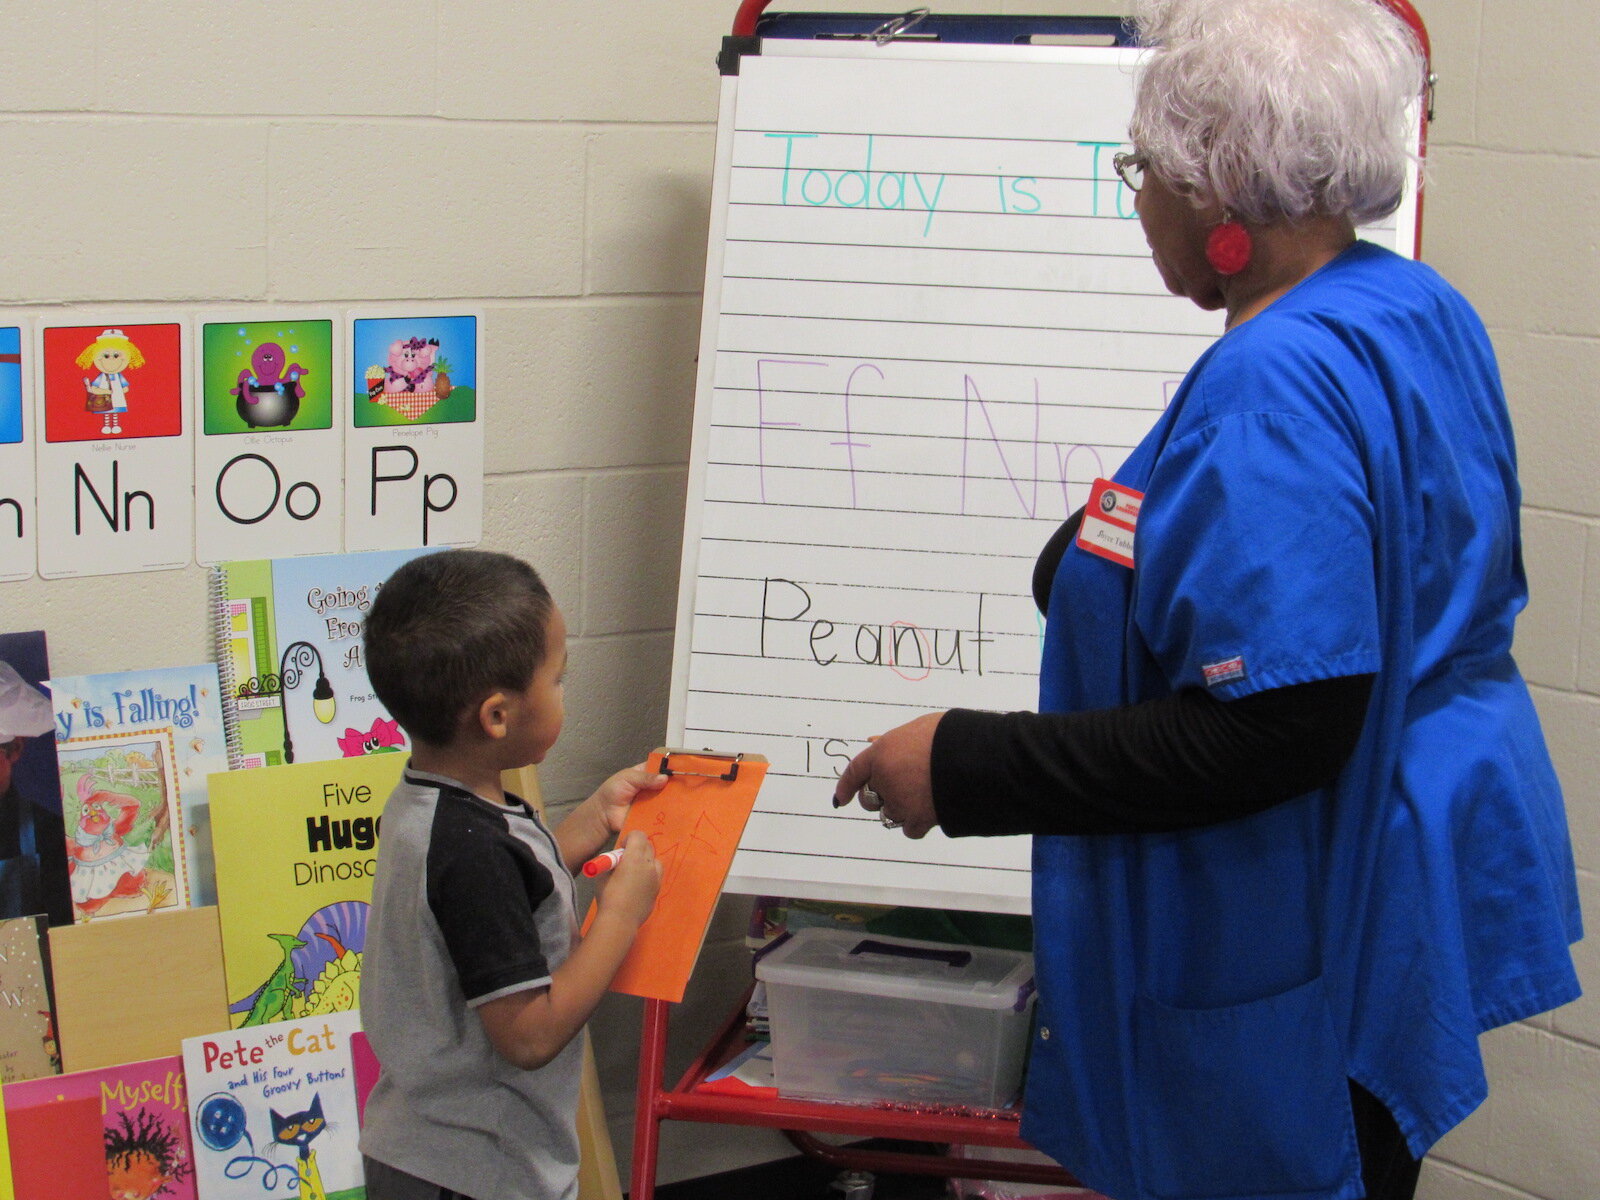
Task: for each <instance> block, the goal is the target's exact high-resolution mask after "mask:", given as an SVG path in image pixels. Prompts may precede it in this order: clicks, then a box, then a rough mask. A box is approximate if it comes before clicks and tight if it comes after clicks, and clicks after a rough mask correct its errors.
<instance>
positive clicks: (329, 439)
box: [194, 308, 349, 563]
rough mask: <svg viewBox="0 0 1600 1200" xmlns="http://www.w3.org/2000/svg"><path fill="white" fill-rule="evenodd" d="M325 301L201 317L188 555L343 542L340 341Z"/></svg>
mask: <svg viewBox="0 0 1600 1200" xmlns="http://www.w3.org/2000/svg"><path fill="white" fill-rule="evenodd" d="M337 319H338V318H337V314H336V313H334V312H332V311H330V310H322V309H300V308H284V309H271V310H261V311H233V310H229V311H218V312H214V313H202V314H200V316H199V317H197V319H196V336H195V354H196V359H195V379H196V386H195V395H194V407H195V412H194V423H195V558H196V559H197V560H198V561H199V562H201V563H217V562H222V561H224V560H225V559H239V558H276V557H279V556H287V555H292V554H331V553H334V552H336V551H338V550H340V549H342V548H343V541H342V539H343V536H344V414H345V411H346V410H347V409H348V407H349V397H348V396H347V395H346V394H345V389H344V388H343V387H340V386H338V381H339V380H341V379H342V378H343V375H344V363H343V353H344V350H343V343H342V340H341V339H340V338H337V337H335V336H334V331H335V328H336V321H337Z"/></svg>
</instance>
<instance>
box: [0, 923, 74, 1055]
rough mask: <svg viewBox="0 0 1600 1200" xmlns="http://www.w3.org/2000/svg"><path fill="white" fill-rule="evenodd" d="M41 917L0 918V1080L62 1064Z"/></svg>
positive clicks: (47, 949)
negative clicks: (0, 919) (1, 919)
mask: <svg viewBox="0 0 1600 1200" xmlns="http://www.w3.org/2000/svg"><path fill="white" fill-rule="evenodd" d="M46 929H47V926H46V925H45V920H44V918H43V917H10V918H7V919H6V920H3V921H0V1083H20V1082H22V1081H23V1080H25V1079H38V1078H40V1077H42V1076H45V1075H55V1074H57V1073H58V1072H59V1071H60V1070H61V1051H60V1048H59V1043H58V1042H57V1041H56V1028H55V1004H54V998H53V997H52V995H51V988H50V943H49V941H48V939H47V936H46Z"/></svg>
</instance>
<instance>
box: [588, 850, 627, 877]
mask: <svg viewBox="0 0 1600 1200" xmlns="http://www.w3.org/2000/svg"><path fill="white" fill-rule="evenodd" d="M621 861H622V848H621V847H620V846H619V847H618V848H617V849H615V850H607V851H606V852H605V853H604V854H597V855H595V856H594V857H593V858H591V859H590V860H589V861H588V862H586V863H584V864H583V873H584V874H585V875H587V876H589V877H590V878H591V879H592V878H594V877H595V876H596V875H604V874H605V873H606V872H607V871H609V870H611V868H612V867H614V866H616V865H617V864H618V863H619V862H621Z"/></svg>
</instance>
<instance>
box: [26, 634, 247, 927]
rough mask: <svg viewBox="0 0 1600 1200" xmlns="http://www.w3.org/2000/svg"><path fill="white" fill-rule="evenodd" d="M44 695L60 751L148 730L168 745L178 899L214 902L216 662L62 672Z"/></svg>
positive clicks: (219, 751)
mask: <svg viewBox="0 0 1600 1200" xmlns="http://www.w3.org/2000/svg"><path fill="white" fill-rule="evenodd" d="M50 696H51V703H52V705H53V706H54V709H55V720H56V747H57V751H58V753H68V752H73V751H74V750H75V749H76V748H81V747H82V746H84V745H86V744H88V743H90V742H93V741H96V740H98V739H101V738H103V737H104V736H105V735H107V734H113V733H116V734H132V733H136V732H139V731H144V732H147V733H149V734H151V736H152V737H153V738H155V739H156V741H157V742H158V743H159V745H158V750H159V749H160V748H161V747H164V746H167V745H170V746H171V749H172V752H173V778H174V782H175V785H176V789H177V795H176V800H177V810H178V816H179V820H178V823H177V825H176V829H177V842H176V847H177V848H176V853H175V857H176V858H177V859H179V860H180V861H182V862H183V863H184V864H186V866H187V870H186V871H184V872H182V873H181V876H180V877H179V878H178V882H179V884H180V885H182V886H181V887H180V891H179V899H180V901H181V902H183V903H186V904H215V903H216V899H217V891H216V884H215V882H214V878H215V868H214V867H213V866H212V862H211V806H210V803H209V798H208V796H207V791H206V780H207V778H208V777H209V776H210V775H211V773H212V772H213V771H224V770H227V767H228V747H227V741H226V738H225V737H224V736H223V724H222V695H221V689H220V688H219V686H218V683H217V668H216V664H215V663H200V664H197V665H195V666H190V667H152V668H149V669H142V670H133V671H112V672H107V673H104V674H98V675H69V676H61V677H57V678H55V679H52V680H51V681H50ZM68 836H69V838H70V837H71V836H72V835H71V834H70V833H69V835H68ZM73 861H76V860H73ZM69 865H71V863H70V862H69ZM73 877H74V880H76V878H77V873H76V869H75V870H74V876H73Z"/></svg>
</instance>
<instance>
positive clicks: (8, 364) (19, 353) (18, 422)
mask: <svg viewBox="0 0 1600 1200" xmlns="http://www.w3.org/2000/svg"><path fill="white" fill-rule="evenodd" d="M32 350H33V347H32V345H31V344H30V339H29V338H28V337H27V336H25V333H24V330H23V328H22V326H20V325H0V583H3V582H5V581H6V580H9V579H27V578H28V577H29V576H30V575H32V574H33V572H34V567H35V566H36V565H37V560H36V558H35V552H36V547H37V546H38V535H37V531H36V530H35V529H34V523H35V521H36V520H37V517H36V516H35V514H34V507H33V441H32V439H31V438H30V437H29V436H28V434H29V427H30V426H31V425H32V424H33V410H32V406H31V404H30V403H29V401H30V399H31V397H32V393H31V390H30V387H29V384H30V382H31V380H32V378H33V371H32V369H31V363H30V362H29V361H28V359H29V356H30V354H31V352H32Z"/></svg>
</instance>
